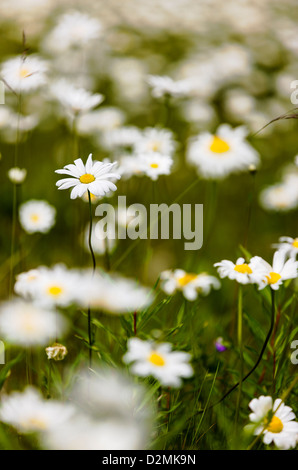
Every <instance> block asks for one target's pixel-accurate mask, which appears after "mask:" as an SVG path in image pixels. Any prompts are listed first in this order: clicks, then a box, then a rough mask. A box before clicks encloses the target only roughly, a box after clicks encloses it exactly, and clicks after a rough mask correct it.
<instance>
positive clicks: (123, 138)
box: [100, 126, 142, 150]
mask: <svg viewBox="0 0 298 470" xmlns="http://www.w3.org/2000/svg"><path fill="white" fill-rule="evenodd" d="M141 138H142V133H141V130H140V129H139V128H137V127H135V126H124V127H119V128H116V129H110V130H107V131H105V132H103V134H102V136H101V140H100V143H101V145H102V146H103V147H104V148H106V149H108V150H115V149H118V148H127V147H133V146H134V145H135V144H136V143H137V142H138V141H139V140H140V139H141Z"/></svg>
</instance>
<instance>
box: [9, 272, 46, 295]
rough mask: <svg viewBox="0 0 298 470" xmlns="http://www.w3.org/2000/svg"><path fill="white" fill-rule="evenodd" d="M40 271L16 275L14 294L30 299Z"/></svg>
mask: <svg viewBox="0 0 298 470" xmlns="http://www.w3.org/2000/svg"><path fill="white" fill-rule="evenodd" d="M39 274H40V271H39V270H38V269H30V271H28V272H26V273H21V274H18V275H17V277H16V283H15V285H14V291H15V293H16V294H18V295H20V296H21V297H24V298H25V299H30V298H32V296H33V292H34V285H35V282H36V281H37V279H38V276H39Z"/></svg>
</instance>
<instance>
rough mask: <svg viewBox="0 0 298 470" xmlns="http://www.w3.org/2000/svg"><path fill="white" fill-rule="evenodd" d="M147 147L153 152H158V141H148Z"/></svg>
mask: <svg viewBox="0 0 298 470" xmlns="http://www.w3.org/2000/svg"><path fill="white" fill-rule="evenodd" d="M148 147H149V149H151V150H152V151H153V152H158V150H159V149H160V142H150V143H149V145H148Z"/></svg>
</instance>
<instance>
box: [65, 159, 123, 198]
mask: <svg viewBox="0 0 298 470" xmlns="http://www.w3.org/2000/svg"><path fill="white" fill-rule="evenodd" d="M115 165H116V163H103V162H98V161H95V162H93V161H92V154H90V155H89V157H88V159H87V162H86V165H84V163H83V161H82V159H81V158H78V159H77V160H75V162H74V164H70V165H66V166H65V167H64V168H63V169H62V170H56V173H58V174H66V175H68V176H70V178H64V179H62V180H59V181H57V183H56V186H58V189H68V188H72V187H73V189H72V191H71V194H70V197H71V199H76V198H77V197H81V196H83V194H84V193H85V192H86V191H90V193H92V194H93V195H94V196H104V195H105V194H106V193H108V192H109V191H116V190H117V187H116V186H115V184H114V183H112V182H111V181H109V179H110V178H115V179H119V178H120V175H119V174H118V173H112V172H111V170H112V168H114V166H115Z"/></svg>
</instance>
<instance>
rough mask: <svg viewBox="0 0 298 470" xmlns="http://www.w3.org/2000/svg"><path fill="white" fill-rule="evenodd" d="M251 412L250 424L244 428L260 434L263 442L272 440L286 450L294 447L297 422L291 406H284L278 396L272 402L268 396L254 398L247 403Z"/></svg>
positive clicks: (267, 442) (278, 446) (269, 442)
mask: <svg viewBox="0 0 298 470" xmlns="http://www.w3.org/2000/svg"><path fill="white" fill-rule="evenodd" d="M249 407H250V409H251V410H252V413H251V414H250V415H249V419H250V421H251V422H252V424H249V425H248V426H246V428H245V429H246V430H247V431H250V432H253V434H254V435H256V436H258V435H260V434H261V435H262V436H263V442H264V444H267V445H268V444H271V443H272V442H273V443H274V444H275V445H276V447H277V448H279V449H282V450H288V449H290V448H291V447H295V446H296V443H297V437H298V423H297V422H296V421H294V419H295V418H296V416H295V414H294V413H293V410H292V408H290V407H289V406H286V405H285V404H284V403H283V402H282V400H281V399H280V398H277V399H276V400H275V401H274V403H273V400H272V397H270V396H267V397H265V396H263V395H262V396H260V397H259V398H254V399H253V400H251V402H250V403H249Z"/></svg>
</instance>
